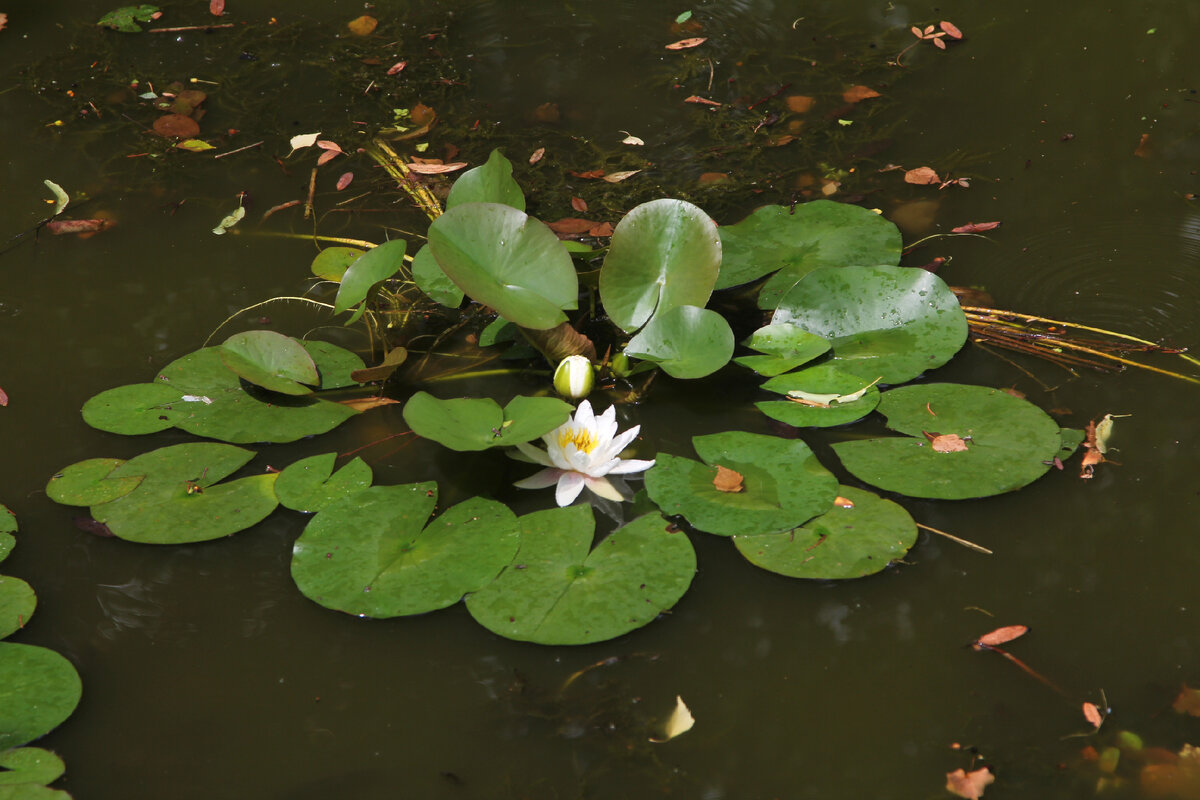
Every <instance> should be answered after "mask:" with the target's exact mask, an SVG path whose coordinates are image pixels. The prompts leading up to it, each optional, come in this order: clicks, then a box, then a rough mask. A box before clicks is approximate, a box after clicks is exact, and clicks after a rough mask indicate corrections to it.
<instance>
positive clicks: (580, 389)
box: [554, 356, 596, 400]
mask: <svg viewBox="0 0 1200 800" xmlns="http://www.w3.org/2000/svg"><path fill="white" fill-rule="evenodd" d="M595 382H596V377H595V373H594V372H593V371H592V362H590V361H588V360H587V359H586V358H585V357H583V356H567V357H566V358H564V359H563V360H562V361H561V362H560V363H559V365H558V369H556V370H554V391H556V392H558V393H559V394H561V395H562V396H563V397H569V398H570V399H572V400H579V399H580V398H583V397H587V396H588V394H589V393H590V392H591V391H592V385H593V384H594V383H595Z"/></svg>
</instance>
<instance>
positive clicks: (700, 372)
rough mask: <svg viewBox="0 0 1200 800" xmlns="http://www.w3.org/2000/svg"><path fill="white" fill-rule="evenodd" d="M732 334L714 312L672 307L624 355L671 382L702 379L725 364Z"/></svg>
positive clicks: (728, 356)
mask: <svg viewBox="0 0 1200 800" xmlns="http://www.w3.org/2000/svg"><path fill="white" fill-rule="evenodd" d="M733 345H734V341H733V331H732V330H730V328H729V323H728V322H726V321H725V318H724V317H722V316H721V315H720V314H718V313H717V312H715V311H709V310H708V309H707V308H697V307H696V306H676V307H674V308H671V309H668V310H667V311H665V312H663V313H661V314H655V315H654V318H653V319H651V320H650V322H649V323H647V324H646V327H644V328H642V329H641V330H640V331H638V333H637V335H636V336H634V337H633V338H632V339H630V340H629V344H628V345H626V347H625V353H626V355H629V356H633V357H634V358H641V359H644V360H646V361H653V362H654V363H656V364H658V365H659V366H660V367H662V369H663V372H665V373H667V374H668V375H670V376H671V377H673V378H702V377H704V376H705V375H711V374H712V373H714V372H716V371H717V370H719V369H720V368H721V367H723V366H725V365H726V364H728V363H729V358H730V356H732V355H733Z"/></svg>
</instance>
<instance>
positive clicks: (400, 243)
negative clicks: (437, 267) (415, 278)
mask: <svg viewBox="0 0 1200 800" xmlns="http://www.w3.org/2000/svg"><path fill="white" fill-rule="evenodd" d="M407 247H408V245H407V243H406V242H405V241H404V240H403V239H393V240H392V241H390V242H384V243H383V244H381V245H379V246H378V247H373V248H371V249H370V250H368V251H367V252H365V253H363V254H362V255H361V256H359V257H358V258H357V259H356V260H355V261H354V263H353V264H351V265H350V266H349V267H347V269H346V274H345V275H343V276H342V282H341V286H339V287H338V293H337V297H336V298H334V301H333V313H335V314H340V313H342V312H343V311H346V310H348V309H350V308H352V307H354V306H356V305H358V304H359V303H361V302H362V301H364V300H366V299H367V295H368V294H370V293H371V290H372V289H374V288H375V287H376V286H378V285H379V284H381V283H383V282H384V281H386V280H387V279H388V278H390V277H392V276H393V275H395V274H396V273H397V272H399V271H400V268H401V267H403V266H404V251H405V249H406V248H407ZM353 319H357V315H356V316H355V317H354V318H353Z"/></svg>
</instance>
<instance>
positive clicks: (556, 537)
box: [467, 506, 696, 644]
mask: <svg viewBox="0 0 1200 800" xmlns="http://www.w3.org/2000/svg"><path fill="white" fill-rule="evenodd" d="M520 525H521V548H520V550H519V551H518V552H517V555H516V558H514V559H513V561H512V564H510V565H509V566H508V567H506V568H505V570H504V572H503V573H501V574H500V576H499V577H498V578H496V580H495V581H493V582H492V583H491V584H489V585H488V586H486V587H484V588H482V589H480V590H479V591H477V592H475V593H474V594H472V595H470V596H469V597H468V598H467V610H468V611H470V612H471V616H473V617H474V618H475V620H476V621H477V622H479V624H481V625H483V626H484V627H485V628H487V629H488V630H490V631H492V632H493V633H496V634H499V635H500V636H504V637H507V638H509V639H517V640H520V641H526V642H537V643H538V644H590V643H592V642H601V641H604V640H606V639H612V638H614V637H617V636H620V635H622V634H624V633H628V632H629V631H631V630H634V629H636V628H640V627H642V626H643V625H646V624H647V623H649V622H651V621H652V620H654V619H655V618H656V617H657V616H658V615H659V614H660V613H661V612H663V611H665V610H667V609H669V608H671V607H672V606H674V605H675V603H677V602H678V601H679V598H680V597H682V596H683V594H684V592H686V591H687V589H688V586H689V585H690V584H691V581H692V577H693V576H694V575H695V573H696V553H695V551H694V550H693V549H692V545H691V542H690V541H688V538H687V535H686V534H685V533H683V532H682V531H679V530H676V531H675V532H673V533H672V532H670V531H669V530H668V529H669V528H670V526H668V525H667V523H666V521H665V520H664V519H663V518H662V517H661V516H660V515H658V514H646V515H645V516H641V517H638V518H637V519H635V520H634V521H633V522H630V523H629V524H627V525H625V526H624V527H621V528H618V529H617V530H616V531H613V533H611V534H609V536H608V537H607V538H605V539H604V540H603V541H601V542H600V543H599V544H598V545H596V547H595V548H594V549H593V548H592V536H593V532H594V530H595V520H594V518H593V516H592V510H591V507H590V506H572V507H568V508H555V509H550V510H547V511H538V512H534V513H532V514H527V515H525V516H523V517H521V519H520Z"/></svg>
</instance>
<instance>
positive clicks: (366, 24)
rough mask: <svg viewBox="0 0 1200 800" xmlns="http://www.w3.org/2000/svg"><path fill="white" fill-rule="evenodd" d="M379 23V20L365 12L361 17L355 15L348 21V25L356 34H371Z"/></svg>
mask: <svg viewBox="0 0 1200 800" xmlns="http://www.w3.org/2000/svg"><path fill="white" fill-rule="evenodd" d="M378 25H379V20H377V19H375V18H374V17H372V16H368V15H366V14H363V15H362V16H361V17H355V18H354V19H352V20H350V21H349V22H347V23H346V27H347V28H349V29H350V32H351V33H353V34H354V35H355V36H370V35H371V33H372V32H373V31H374V30H375V28H376V27H377V26H378Z"/></svg>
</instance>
